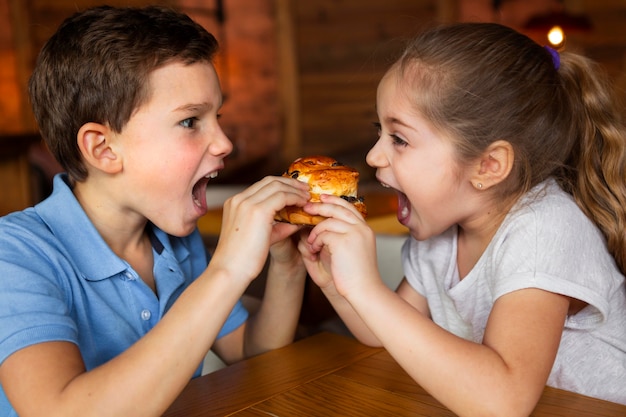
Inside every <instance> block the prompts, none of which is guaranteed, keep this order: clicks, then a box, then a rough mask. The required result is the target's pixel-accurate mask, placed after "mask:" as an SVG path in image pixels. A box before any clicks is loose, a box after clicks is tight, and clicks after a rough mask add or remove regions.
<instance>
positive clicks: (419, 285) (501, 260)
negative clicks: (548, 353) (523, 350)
mask: <svg viewBox="0 0 626 417" xmlns="http://www.w3.org/2000/svg"><path fill="white" fill-rule="evenodd" d="M402 259H403V267H404V273H405V275H406V278H407V281H408V282H409V284H410V285H411V286H412V287H413V288H414V289H415V290H416V291H417V292H419V293H420V294H422V295H423V296H424V297H426V298H427V300H428V306H429V308H430V313H431V315H432V318H433V321H434V322H435V323H437V324H439V325H440V326H441V327H443V328H445V329H447V330H448V331H450V332H452V333H454V334H456V335H458V336H460V337H463V338H465V339H468V340H472V341H474V342H477V343H481V342H482V339H483V335H484V331H485V327H486V324H487V319H488V318H489V313H490V312H491V309H492V307H493V304H494V302H495V301H496V300H497V299H498V297H500V296H502V295H504V294H507V293H510V292H513V291H516V290H520V289H523V288H539V289H542V290H546V291H550V292H553V293H558V294H563V295H566V296H570V297H573V298H577V299H579V300H582V301H585V302H586V303H588V304H589V305H588V306H587V307H585V308H584V309H583V310H581V311H580V312H579V313H577V314H575V315H573V316H570V317H568V318H567V321H566V323H565V328H564V330H563V335H562V338H561V344H560V346H559V351H558V354H557V357H556V361H555V363H554V366H553V369H552V371H551V373H550V376H549V378H548V385H550V386H553V387H557V388H561V389H565V390H569V391H574V392H578V393H581V394H584V395H588V396H592V397H597V398H602V399H606V400H609V401H613V402H618V403H623V404H626V288H625V279H624V276H623V275H622V274H621V273H620V272H619V270H618V269H617V267H616V265H615V262H614V260H613V258H612V257H611V256H610V255H609V253H608V251H607V248H606V243H605V240H604V238H603V236H602V234H601V233H600V231H599V230H598V229H597V228H596V227H595V225H594V224H593V223H592V222H591V221H590V220H589V219H588V218H587V217H586V216H585V215H584V214H583V213H582V211H581V210H580V209H579V207H578V206H577V205H576V204H575V202H574V201H573V199H572V197H571V196H570V195H569V194H567V193H565V192H564V191H563V190H561V188H560V187H559V186H558V185H557V184H556V182H555V181H553V180H550V181H547V182H545V183H543V184H541V185H539V186H538V187H535V189H533V190H532V191H531V192H530V193H529V194H528V195H527V196H526V197H525V198H523V199H522V200H521V201H520V203H518V204H517V205H516V207H515V208H514V209H513V210H511V212H510V213H509V214H508V216H507V217H506V219H505V220H504V222H503V223H502V225H501V226H500V229H499V230H498V232H497V233H496V235H495V236H494V238H493V239H492V241H491V242H490V244H489V246H488V247H487V249H486V250H485V252H484V253H483V254H482V256H481V258H480V259H479V261H478V262H477V263H476V265H475V266H474V268H473V269H472V271H470V273H469V274H468V275H467V276H466V277H465V278H463V280H459V274H458V268H457V262H456V259H457V228H456V227H453V228H451V229H449V230H448V231H447V232H445V233H443V234H442V235H440V236H437V237H434V238H431V239H429V240H426V241H417V240H415V239H413V238H410V239H408V240H407V241H406V242H405V244H404V246H403V248H402Z"/></svg>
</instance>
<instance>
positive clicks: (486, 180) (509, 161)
mask: <svg viewBox="0 0 626 417" xmlns="http://www.w3.org/2000/svg"><path fill="white" fill-rule="evenodd" d="M514 158H515V152H514V151H513V146H512V145H511V144H510V143H509V142H507V141H505V140H497V141H495V142H493V143H492V144H491V145H489V147H487V149H486V150H485V152H484V153H483V154H482V156H481V157H480V159H479V161H478V163H477V170H476V172H475V174H474V175H473V176H472V178H471V179H470V181H471V182H472V184H473V185H474V187H475V188H477V189H479V190H485V189H487V188H489V187H493V186H494V185H496V184H499V183H500V182H502V181H503V180H504V179H506V177H508V176H509V174H510V173H511V169H512V168H513V160H514Z"/></svg>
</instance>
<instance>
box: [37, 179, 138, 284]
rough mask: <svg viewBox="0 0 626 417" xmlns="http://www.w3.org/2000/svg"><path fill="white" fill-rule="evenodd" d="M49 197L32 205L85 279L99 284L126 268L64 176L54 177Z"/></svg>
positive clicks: (125, 264) (126, 265)
mask: <svg viewBox="0 0 626 417" xmlns="http://www.w3.org/2000/svg"><path fill="white" fill-rule="evenodd" d="M53 185H54V186H53V191H52V194H51V195H50V197H48V198H47V199H45V200H44V201H42V202H41V203H39V204H37V205H36V206H35V211H36V212H37V214H39V216H40V217H41V219H42V220H43V221H44V222H45V223H46V225H47V226H48V228H49V229H50V230H51V231H52V233H53V234H54V236H55V237H56V238H57V239H58V240H59V242H60V244H61V245H62V246H63V247H64V248H65V250H66V251H67V252H68V255H69V256H70V257H71V259H72V260H73V262H75V264H76V265H77V267H78V269H79V270H80V271H82V273H83V274H84V276H85V278H86V279H89V280H94V281H99V280H103V279H106V278H110V277H112V276H114V275H116V274H119V273H121V272H123V271H125V270H126V269H128V264H127V263H126V262H125V261H124V260H123V259H121V258H120V257H119V256H117V255H116V254H115V253H114V252H113V251H112V250H111V248H110V247H109V246H108V245H107V243H106V242H105V241H104V239H103V238H102V236H100V233H99V232H98V230H97V229H96V228H95V227H94V225H93V223H92V222H91V220H90V219H89V217H87V214H86V213H85V211H84V210H83V208H82V207H81V205H80V204H79V203H78V200H76V197H75V196H74V194H73V193H72V190H71V187H70V185H69V179H68V177H67V174H65V173H63V174H57V175H56V176H55V178H54V182H53Z"/></svg>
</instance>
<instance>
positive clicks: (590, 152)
mask: <svg viewBox="0 0 626 417" xmlns="http://www.w3.org/2000/svg"><path fill="white" fill-rule="evenodd" d="M558 72H559V74H560V76H561V80H562V82H563V87H564V90H565V91H566V92H567V94H568V95H569V101H570V103H571V104H572V118H573V119H574V118H575V116H576V115H581V116H579V117H578V119H575V120H572V124H573V125H574V126H575V127H576V129H575V132H576V134H577V135H578V136H579V137H578V141H577V146H574V147H573V149H572V151H571V154H570V157H569V161H568V163H569V165H570V166H571V168H572V169H571V170H569V171H564V172H565V174H564V176H563V177H562V178H560V182H561V186H562V187H563V188H564V189H565V190H566V191H568V192H569V193H571V194H572V195H573V196H574V199H575V200H576V202H577V204H578V205H579V206H580V208H581V209H582V210H583V211H584V213H585V214H586V215H587V216H588V217H589V218H590V219H592V220H593V221H594V222H595V223H596V225H597V226H598V227H599V228H600V230H601V231H602V232H603V234H604V236H605V237H606V240H607V245H608V249H609V252H610V253H611V254H612V255H613V257H614V258H615V261H616V263H617V265H618V267H619V268H620V270H621V271H622V273H624V274H626V129H625V126H624V120H623V118H622V115H621V112H622V108H621V107H620V106H619V105H618V102H617V99H616V97H615V96H614V95H613V93H612V89H611V86H610V84H609V81H608V78H607V77H606V75H605V74H604V73H603V71H602V70H601V69H600V68H599V65H597V64H595V63H594V62H592V61H590V60H589V59H586V58H585V57H583V56H580V55H576V54H570V53H563V54H562V58H561V67H560V69H559V71H558Z"/></svg>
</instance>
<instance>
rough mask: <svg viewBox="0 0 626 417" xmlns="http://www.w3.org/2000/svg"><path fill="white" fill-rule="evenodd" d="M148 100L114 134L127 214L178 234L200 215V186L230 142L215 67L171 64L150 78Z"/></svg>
mask: <svg viewBox="0 0 626 417" xmlns="http://www.w3.org/2000/svg"><path fill="white" fill-rule="evenodd" d="M150 91H151V95H150V97H149V98H148V100H147V102H146V103H144V104H143V105H142V106H140V107H139V108H138V109H137V110H136V111H135V113H134V114H133V115H132V117H131V118H130V120H129V122H128V123H127V125H126V126H125V127H124V129H123V131H122V132H121V133H120V134H119V135H118V138H117V145H118V147H120V148H121V150H122V153H121V155H122V157H123V173H122V175H123V186H124V187H125V188H126V189H125V190H124V191H123V197H122V198H123V199H124V201H125V205H126V209H128V210H130V211H131V212H134V213H136V214H137V215H139V216H141V217H143V218H146V219H148V220H149V221H151V222H153V223H154V224H156V225H157V226H158V227H160V228H162V229H163V230H165V231H166V232H168V233H170V234H173V235H177V236H184V235H187V234H189V233H191V232H192V231H193V229H194V228H195V226H196V222H197V220H198V218H200V217H201V216H203V215H204V214H205V213H206V210H207V206H206V186H207V183H208V181H209V178H210V177H215V176H216V175H217V172H218V171H219V170H220V169H222V168H223V166H224V164H223V159H224V157H226V156H227V155H228V154H229V153H230V152H231V151H232V148H233V147H232V143H231V142H230V140H229V139H228V138H227V137H226V136H225V135H224V132H223V131H222V129H221V128H220V126H219V124H218V121H217V119H218V111H219V109H220V107H221V105H222V94H221V90H220V86H219V80H218V78H217V74H216V72H215V69H214V67H213V65H211V64H210V63H205V62H203V63H195V64H192V65H184V64H182V63H171V64H168V65H166V66H164V67H162V68H159V69H157V70H155V71H154V72H153V73H152V74H151V75H150Z"/></svg>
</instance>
